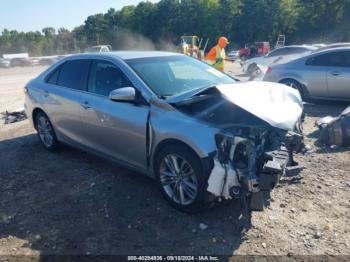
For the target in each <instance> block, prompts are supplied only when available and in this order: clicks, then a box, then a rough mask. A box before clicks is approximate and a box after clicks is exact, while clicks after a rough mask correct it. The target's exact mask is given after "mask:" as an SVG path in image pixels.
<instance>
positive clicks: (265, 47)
mask: <svg viewBox="0 0 350 262" xmlns="http://www.w3.org/2000/svg"><path fill="white" fill-rule="evenodd" d="M270 50H271V48H270V43H269V42H255V43H254V44H246V45H245V47H244V48H242V49H240V50H239V58H240V59H241V60H242V61H245V60H247V59H249V58H252V57H256V56H263V55H265V54H267V53H268V52H270ZM252 52H254V54H253V53H252Z"/></svg>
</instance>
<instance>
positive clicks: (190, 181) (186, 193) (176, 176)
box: [160, 154, 198, 205]
mask: <svg viewBox="0 0 350 262" xmlns="http://www.w3.org/2000/svg"><path fill="white" fill-rule="evenodd" d="M160 182H161V185H162V187H163V189H164V191H165V192H166V194H167V195H168V197H169V198H170V199H171V200H172V201H174V202H175V203H177V204H180V205H189V204H191V203H192V202H193V201H194V200H195V199H196V197H197V194H198V181H197V177H196V174H195V172H194V170H193V168H192V166H191V165H190V164H189V163H188V162H187V161H186V160H185V159H184V158H183V157H181V156H179V155H175V154H168V155H166V156H165V157H164V158H163V160H162V162H161V164H160Z"/></svg>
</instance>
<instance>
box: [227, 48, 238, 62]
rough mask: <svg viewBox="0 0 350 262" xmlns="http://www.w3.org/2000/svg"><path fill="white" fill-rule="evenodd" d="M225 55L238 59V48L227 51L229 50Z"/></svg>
mask: <svg viewBox="0 0 350 262" xmlns="http://www.w3.org/2000/svg"><path fill="white" fill-rule="evenodd" d="M226 56H227V58H228V59H230V60H232V61H235V60H237V59H239V50H232V51H229V52H227V54H226Z"/></svg>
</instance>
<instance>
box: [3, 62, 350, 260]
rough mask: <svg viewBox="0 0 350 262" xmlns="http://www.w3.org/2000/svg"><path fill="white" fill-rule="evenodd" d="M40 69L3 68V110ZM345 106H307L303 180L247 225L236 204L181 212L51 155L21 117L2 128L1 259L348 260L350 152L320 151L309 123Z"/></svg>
mask: <svg viewBox="0 0 350 262" xmlns="http://www.w3.org/2000/svg"><path fill="white" fill-rule="evenodd" d="M43 69H44V68H43V67H35V68H16V69H8V70H5V69H0V112H1V111H4V110H5V109H10V110H12V109H15V108H17V107H20V106H21V105H22V104H23V92H22V88H23V86H24V85H25V83H26V82H27V81H28V80H29V79H30V78H31V77H34V76H35V75H36V74H38V73H39V72H40V71H42V70H43ZM238 69H239V67H238V66H237V65H234V66H232V67H231V68H230V69H229V70H230V71H231V72H234V71H235V72H236V73H237V74H239V72H238V71H237V70H238ZM345 107H346V104H335V103H333V104H332V103H319V104H317V105H313V104H309V105H306V107H305V110H306V114H307V117H306V122H305V134H306V140H307V142H308V143H309V144H310V145H311V146H312V147H313V148H314V151H313V153H311V154H309V155H299V156H297V161H299V162H300V163H301V164H302V165H304V166H305V169H304V170H303V171H302V173H301V178H300V179H292V180H291V179H288V180H287V179H286V180H283V181H282V183H281V184H280V186H278V187H277V188H276V189H275V190H274V191H273V193H272V202H271V205H270V207H269V208H267V209H266V210H265V211H263V212H253V213H252V214H251V216H250V217H248V218H244V217H242V209H241V206H240V204H239V203H238V202H234V201H231V202H227V203H225V204H223V205H222V206H219V207H216V208H213V209H209V210H206V211H204V212H202V213H200V214H197V215H187V214H183V213H180V212H178V211H176V210H174V209H173V208H171V207H170V206H168V204H167V203H166V202H165V201H164V200H163V199H162V197H161V195H160V192H159V191H158V190H157V187H156V185H155V183H154V182H153V181H152V180H150V179H147V178H145V177H143V176H141V175H139V174H137V173H134V172H132V171H129V170H126V169H124V168H123V167H120V166H118V165H116V164H114V163H111V162H108V161H106V160H103V159H100V158H97V157H95V156H92V155H90V154H87V153H84V152H81V151H77V150H74V149H71V148H68V147H64V148H63V149H61V150H60V151H59V152H57V153H48V152H47V151H45V150H44V149H43V148H42V147H41V145H40V144H39V141H38V139H37V137H36V135H35V133H34V130H32V129H31V128H30V127H29V123H28V121H27V120H26V121H22V122H19V123H14V124H10V125H3V123H2V121H1V124H0V179H1V180H0V181H1V183H0V206H1V208H0V255H10V254H32V255H34V256H38V257H39V256H40V255H41V254H140V255H145V254H157V255H169V254H197V255H203V254H213V255H232V254H266V255H287V254H289V255H292V254H294V255H301V254H306V255H311V254H318V255H319V254H334V255H340V254H342V255H350V226H349V224H350V221H349V220H350V194H349V192H350V148H338V147H332V148H328V147H323V146H319V145H316V144H315V137H316V135H317V134H316V132H315V131H316V129H315V127H314V126H313V123H314V121H315V120H316V119H318V118H319V117H322V116H325V115H328V114H331V115H335V114H338V113H339V112H340V111H342V110H343V109H344V108H345ZM200 223H204V224H205V225H207V226H208V227H207V228H206V229H205V230H202V229H200V228H199V225H200Z"/></svg>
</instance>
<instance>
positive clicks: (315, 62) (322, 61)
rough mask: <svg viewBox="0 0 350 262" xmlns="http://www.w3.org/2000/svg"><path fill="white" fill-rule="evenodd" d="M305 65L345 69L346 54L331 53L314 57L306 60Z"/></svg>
mask: <svg viewBox="0 0 350 262" xmlns="http://www.w3.org/2000/svg"><path fill="white" fill-rule="evenodd" d="M306 65H310V66H335V67H347V52H332V53H328V54H324V55H319V56H315V57H312V58H310V59H309V60H307V61H306Z"/></svg>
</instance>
